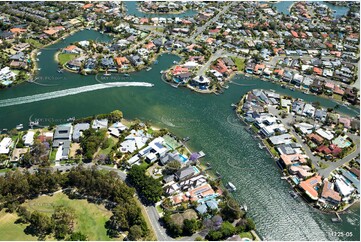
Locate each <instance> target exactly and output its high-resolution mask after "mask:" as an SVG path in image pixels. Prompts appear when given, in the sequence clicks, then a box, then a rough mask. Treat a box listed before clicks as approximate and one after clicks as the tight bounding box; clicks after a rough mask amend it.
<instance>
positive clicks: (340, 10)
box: [273, 1, 349, 17]
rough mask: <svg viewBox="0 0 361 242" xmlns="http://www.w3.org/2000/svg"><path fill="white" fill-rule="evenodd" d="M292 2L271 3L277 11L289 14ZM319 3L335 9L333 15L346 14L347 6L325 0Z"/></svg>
mask: <svg viewBox="0 0 361 242" xmlns="http://www.w3.org/2000/svg"><path fill="white" fill-rule="evenodd" d="M293 3H294V1H279V2H277V3H274V4H273V5H274V6H275V7H276V9H277V11H278V12H280V13H284V14H290V7H291V5H292V4H293ZM318 3H320V4H325V5H327V6H328V7H329V8H330V9H332V10H333V11H335V13H334V16H335V17H338V16H344V15H346V14H347V12H348V10H349V8H348V7H343V6H336V5H333V4H330V3H327V2H323V1H320V2H318Z"/></svg>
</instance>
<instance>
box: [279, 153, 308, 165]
mask: <svg viewBox="0 0 361 242" xmlns="http://www.w3.org/2000/svg"><path fill="white" fill-rule="evenodd" d="M280 161H281V164H282V165H283V166H284V167H287V166H290V165H294V164H306V163H307V156H306V155H303V154H291V155H287V154H282V155H281V156H280Z"/></svg>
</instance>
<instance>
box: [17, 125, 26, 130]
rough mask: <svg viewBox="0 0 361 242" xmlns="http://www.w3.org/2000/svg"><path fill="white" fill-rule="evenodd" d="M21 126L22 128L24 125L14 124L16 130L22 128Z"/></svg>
mask: <svg viewBox="0 0 361 242" xmlns="http://www.w3.org/2000/svg"><path fill="white" fill-rule="evenodd" d="M22 128H24V125H23V124H18V125H16V129H17V130H20V129H22Z"/></svg>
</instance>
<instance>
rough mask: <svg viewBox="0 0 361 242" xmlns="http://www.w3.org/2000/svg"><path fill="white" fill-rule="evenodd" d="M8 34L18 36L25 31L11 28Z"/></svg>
mask: <svg viewBox="0 0 361 242" xmlns="http://www.w3.org/2000/svg"><path fill="white" fill-rule="evenodd" d="M10 32H11V33H13V34H20V33H25V32H26V29H21V28H12V29H10Z"/></svg>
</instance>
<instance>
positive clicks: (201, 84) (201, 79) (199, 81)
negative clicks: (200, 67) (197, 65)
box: [189, 76, 211, 90]
mask: <svg viewBox="0 0 361 242" xmlns="http://www.w3.org/2000/svg"><path fill="white" fill-rule="evenodd" d="M210 82H211V81H210V80H209V79H208V78H207V77H205V76H196V77H194V78H193V79H191V80H190V82H189V84H190V85H191V86H193V87H197V88H199V89H201V90H205V89H207V88H208V86H209V84H210Z"/></svg>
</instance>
